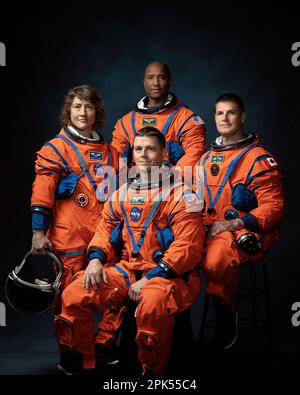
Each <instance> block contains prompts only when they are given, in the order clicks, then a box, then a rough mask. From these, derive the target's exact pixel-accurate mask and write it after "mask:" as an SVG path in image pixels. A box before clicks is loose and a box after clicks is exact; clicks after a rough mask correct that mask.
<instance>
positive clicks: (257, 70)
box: [0, 1, 300, 374]
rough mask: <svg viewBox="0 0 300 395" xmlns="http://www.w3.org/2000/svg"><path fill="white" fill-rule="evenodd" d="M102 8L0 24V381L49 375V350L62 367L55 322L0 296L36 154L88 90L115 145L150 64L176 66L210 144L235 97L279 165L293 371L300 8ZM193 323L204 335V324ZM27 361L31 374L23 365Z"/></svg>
mask: <svg viewBox="0 0 300 395" xmlns="http://www.w3.org/2000/svg"><path fill="white" fill-rule="evenodd" d="M105 3H107V4H105V5H106V9H105V10H104V8H103V7H102V6H101V5H100V4H101V3H100V2H97V1H91V2H85V3H84V2H82V1H73V2H72V3H71V2H70V3H69V2H65V3H63V5H62V4H61V5H59V4H57V3H55V2H51V3H50V2H48V3H43V4H39V3H35V2H33V3H29V4H26V5H22V6H18V7H17V8H16V9H14V10H13V9H10V10H8V11H5V12H4V13H1V16H0V21H1V28H0V41H1V42H3V43H5V45H6V50H7V52H6V57H7V64H6V67H0V79H1V123H0V125H1V126H0V127H1V150H0V155H1V176H2V188H1V206H2V214H1V219H2V232H1V266H0V275H1V278H0V301H1V302H4V303H5V304H6V326H2V327H0V349H2V352H1V354H0V374H43V373H45V372H46V373H47V369H48V367H49V366H48V365H49V364H48V365H47V358H44V359H43V361H42V362H41V363H40V362H38V363H37V361H39V358H40V355H41V353H43V352H45V351H46V350H47V353H48V354H47V355H48V358H49V359H51V364H52V365H53V366H54V365H55V363H56V358H57V356H56V345H55V339H54V337H53V338H52V337H51V336H52V332H51V331H52V329H51V319H50V317H49V319H48V318H46V319H45V318H43V319H41V318H39V317H28V316H23V315H18V314H16V313H15V312H14V311H13V310H12V309H11V308H10V307H9V306H8V303H7V302H6V300H5V296H4V292H3V287H4V281H5V277H6V275H7V273H8V272H9V271H10V270H11V269H12V268H13V267H14V266H15V265H17V264H18V263H20V261H21V259H22V257H23V255H24V254H25V252H26V251H27V250H28V249H29V248H30V244H31V229H30V225H31V216H30V212H29V205H30V194H31V184H32V181H33V178H34V159H35V152H36V151H37V150H38V149H39V148H40V147H41V145H42V144H43V143H44V142H45V141H46V140H47V139H51V138H52V137H53V136H54V135H55V134H56V133H57V132H58V131H59V129H60V128H59V111H60V107H61V104H62V101H63V97H64V95H65V94H66V92H67V90H68V89H69V88H70V87H73V86H75V85H80V84H85V83H88V84H91V85H94V86H95V87H96V88H97V89H98V91H99V93H100V94H101V96H102V97H103V99H104V102H105V107H106V112H107V116H106V122H105V126H104V129H103V134H104V135H105V137H106V138H107V140H109V141H110V140H111V133H112V130H113V126H114V124H115V122H116V121H117V119H118V118H119V117H120V116H121V115H123V114H125V113H126V112H128V111H130V110H131V109H132V107H133V106H134V104H135V103H136V101H137V100H138V99H140V98H141V97H142V96H143V95H144V90H143V72H144V68H145V66H146V65H147V63H149V62H150V61H153V60H160V61H163V62H165V63H167V64H168V65H169V66H170V68H171V71H172V77H173V83H172V87H171V91H172V92H174V93H175V94H176V95H177V96H178V97H179V98H180V99H181V100H182V101H183V102H184V103H186V104H188V105H189V106H190V107H191V108H192V109H193V110H194V111H195V112H196V113H198V114H199V115H200V116H201V117H202V118H203V119H204V120H205V121H206V129H207V141H208V142H209V141H211V140H212V139H213V138H214V137H215V136H216V129H215V126H214V101H215V99H216V97H217V96H219V95H220V94H223V93H225V92H228V91H229V92H231V91H232V92H236V93H238V94H239V95H240V96H241V97H242V98H243V99H244V102H245V106H246V112H247V121H246V128H245V129H246V130H248V131H254V132H257V133H258V134H259V135H260V137H261V139H262V141H263V143H265V145H266V146H267V147H268V148H269V149H270V151H271V152H272V153H273V154H274V155H275V156H276V157H277V158H278V160H279V162H280V165H281V167H282V170H283V172H284V176H285V192H286V212H285V220H284V222H283V224H282V226H281V240H280V242H279V243H278V245H277V246H275V247H274V248H273V250H272V252H271V254H270V257H269V269H270V272H269V274H270V288H271V304H272V306H271V308H272V320H273V330H274V341H275V343H276V345H277V347H279V348H280V349H281V350H283V352H284V353H285V355H286V356H287V357H290V356H292V357H293V358H295V359H296V358H297V355H299V352H300V328H299V327H298V328H297V327H293V325H292V323H291V317H292V314H293V313H292V311H291V307H292V304H293V303H294V302H297V301H299V302H300V290H299V279H300V268H299V260H298V258H297V255H298V249H299V237H298V234H299V230H298V224H299V203H298V195H297V193H296V188H297V183H298V181H299V154H298V149H297V143H298V139H299V138H298V135H299V114H300V106H299V95H300V90H299V87H300V85H299V83H300V67H294V66H293V65H292V62H291V57H292V55H293V52H292V50H291V47H292V44H293V43H294V42H297V41H300V37H299V31H298V30H299V28H298V26H297V19H296V13H295V12H294V9H293V6H289V4H288V3H285V7H284V8H283V7H282V6H281V7H279V6H278V7H277V6H275V5H274V4H273V5H272V7H270V6H268V5H265V6H263V5H262V4H260V5H259V4H256V3H253V2H251V3H249V5H246V6H245V4H244V5H243V8H241V5H236V4H233V3H232V4H229V3H228V4H223V3H222V4H219V3H211V4H202V5H201V6H200V5H198V3H196V2H192V1H185V2H184V3H177V2H173V3H171V4H168V3H165V2H164V3H163V4H147V3H143V5H141V4H140V3H137V2H130V3H127V4H124V2H116V1H114V2H105ZM193 319H194V321H195V322H194V325H195V327H196V328H197V325H198V324H199V322H198V317H197V316H195V317H194V318H193ZM44 338H46V339H51V340H47V342H48V343H47V342H45V341H44ZM49 342H53V343H50V344H51V346H49ZM28 351H30V355H31V358H30V360H28V361H27V363H26V367H24V365H22V364H21V365H20V363H19V362H16V361H19V358H20V357H21V356H22V355H24V354H25V353H27V352H28ZM12 361H14V362H12ZM54 368H55V366H54ZM24 369H25V371H24Z"/></svg>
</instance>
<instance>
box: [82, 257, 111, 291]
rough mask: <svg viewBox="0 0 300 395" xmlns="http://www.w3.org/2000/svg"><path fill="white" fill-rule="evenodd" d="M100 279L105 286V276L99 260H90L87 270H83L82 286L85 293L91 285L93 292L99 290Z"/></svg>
mask: <svg viewBox="0 0 300 395" xmlns="http://www.w3.org/2000/svg"><path fill="white" fill-rule="evenodd" d="M101 277H102V279H103V281H104V283H105V284H107V274H106V271H105V269H104V267H103V265H102V263H101V262H100V260H99V259H97V258H95V259H91V260H90V262H89V264H88V266H87V268H86V269H85V272H84V275H83V280H82V285H83V288H85V289H86V290H87V291H88V290H89V288H90V285H92V287H93V289H94V290H98V289H99V288H101Z"/></svg>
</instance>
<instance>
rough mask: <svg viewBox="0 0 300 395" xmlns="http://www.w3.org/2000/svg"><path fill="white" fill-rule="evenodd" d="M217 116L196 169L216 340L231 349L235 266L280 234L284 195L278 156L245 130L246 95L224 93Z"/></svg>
mask: <svg viewBox="0 0 300 395" xmlns="http://www.w3.org/2000/svg"><path fill="white" fill-rule="evenodd" d="M215 122H216V127H217V130H218V132H219V137H218V138H217V139H216V140H215V141H214V143H213V144H212V145H210V146H209V147H208V150H207V152H206V153H205V154H204V155H203V156H202V158H201V160H200V161H199V163H198V165H199V166H197V167H196V169H195V173H196V185H197V178H198V179H199V180H200V189H201V190H202V179H203V180H204V183H203V185H204V202H205V208H204V210H203V222H204V225H205V226H206V228H207V246H206V254H205V257H204V259H203V262H202V267H203V270H204V273H205V275H206V278H207V281H208V288H207V293H208V294H211V295H213V296H214V299H215V302H216V307H217V310H216V312H217V329H216V341H217V345H218V347H220V348H221V349H228V348H229V347H231V346H232V345H233V344H234V342H235V340H236V338H237V312H236V306H235V294H236V292H237V272H236V268H237V267H239V266H240V265H243V264H245V263H246V262H253V263H254V262H259V261H261V260H262V259H263V258H264V257H265V256H266V254H267V252H268V251H269V249H270V247H271V246H272V245H273V244H274V243H275V242H276V241H277V240H278V227H279V224H280V221H281V220H282V217H283V205H284V197H283V189H282V172H281V170H280V168H279V165H278V162H277V160H276V159H275V158H274V157H273V155H272V154H271V153H270V152H269V151H268V150H267V149H266V148H265V147H264V146H263V145H262V144H261V142H260V140H259V138H258V137H257V135H255V134H252V133H245V132H244V131H243V124H244V122H245V112H244V104H243V101H242V99H241V98H240V97H239V96H237V95H236V94H233V93H229V94H224V95H222V96H220V97H219V98H218V99H217V100H216V105H215ZM196 189H198V188H196Z"/></svg>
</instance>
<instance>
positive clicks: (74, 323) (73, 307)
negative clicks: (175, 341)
mask: <svg viewBox="0 0 300 395" xmlns="http://www.w3.org/2000/svg"><path fill="white" fill-rule="evenodd" d="M164 155H165V140H164V137H163V135H162V134H161V133H160V131H158V130H157V129H155V128H153V127H145V128H143V129H141V130H140V131H139V132H138V133H137V134H136V137H135V139H134V157H135V161H136V164H137V166H138V173H137V174H136V176H135V177H134V179H133V180H131V182H129V183H126V184H123V185H122V186H121V187H120V189H119V190H117V191H116V192H115V193H114V194H112V195H111V197H110V199H109V202H106V203H105V205H104V209H103V211H102V218H101V220H100V222H99V224H98V226H97V229H96V232H95V235H94V237H93V239H92V241H91V242H90V244H89V248H88V253H87V256H88V260H89V265H88V267H87V269H86V270H85V271H81V272H79V273H77V275H76V277H75V279H74V280H73V281H72V283H71V284H69V286H68V287H67V288H66V289H65V290H64V292H63V294H62V312H61V314H60V315H59V316H58V317H57V319H56V323H55V324H56V334H57V337H58V341H59V342H60V343H61V344H63V345H65V346H68V347H69V348H70V351H71V352H72V353H73V356H74V357H75V356H78V355H79V356H81V358H82V367H83V368H84V370H85V371H87V370H89V369H93V368H94V367H95V346H94V339H93V332H94V330H93V310H102V309H103V308H104V307H110V306H117V305H121V306H122V305H124V304H126V302H127V301H128V300H129V298H130V299H132V300H133V301H136V303H137V308H136V322H137V335H136V342H137V345H138V348H139V355H138V359H139V361H140V362H141V364H142V367H143V374H146V373H149V372H150V373H151V374H154V375H162V374H163V373H164V371H165V369H166V367H167V362H168V357H169V353H170V348H171V342H172V334H173V328H174V319H175V317H176V315H177V314H178V313H180V312H182V311H183V310H185V309H187V308H188V307H190V306H191V305H192V303H193V302H194V301H195V299H196V297H197V295H198V292H199V287H200V277H199V273H198V270H197V268H198V266H199V262H200V260H201V257H202V252H203V243H204V227H203V225H202V220H201V209H202V205H201V202H198V201H197V199H196V195H195V194H194V193H193V192H192V191H191V190H190V189H189V188H188V187H186V186H185V185H184V184H183V182H182V180H181V173H179V172H178V174H180V178H179V179H178V178H177V177H176V172H173V171H172V170H169V169H165V168H163V167H161V164H162V161H163V158H164ZM150 175H151V179H150ZM120 224H123V227H122V234H121V236H122V239H123V242H124V247H123V251H122V259H121V260H120V261H119V262H118V263H117V264H115V265H114V266H111V265H110V266H107V265H105V263H106V262H109V261H110V258H111V256H112V252H113V249H114V245H115V244H114V242H113V240H114V237H115V236H116V234H115V235H114V237H113V238H112V235H113V234H114V232H115V231H116V230H118V227H119V226H120ZM104 265H105V266H104ZM73 366H74V365H73ZM68 368H71V369H72V365H71V364H69V365H68V361H67V360H66V361H65V365H64V366H61V370H63V369H64V370H65V371H66V372H68ZM69 373H72V371H71V372H70V370H69Z"/></svg>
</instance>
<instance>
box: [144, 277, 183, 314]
mask: <svg viewBox="0 0 300 395" xmlns="http://www.w3.org/2000/svg"><path fill="white" fill-rule="evenodd" d="M150 281H151V280H150ZM174 293H175V285H174V284H173V283H169V282H168V283H166V284H158V283H156V282H151V283H149V284H147V285H146V286H145V287H144V290H143V294H142V300H141V302H140V303H139V305H138V308H137V315H138V314H141V315H145V314H147V315H152V314H154V315H155V316H156V315H158V316H159V315H160V314H166V313H167V314H174V313H176V312H177V311H178V305H177V301H176V299H175V295H174Z"/></svg>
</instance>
